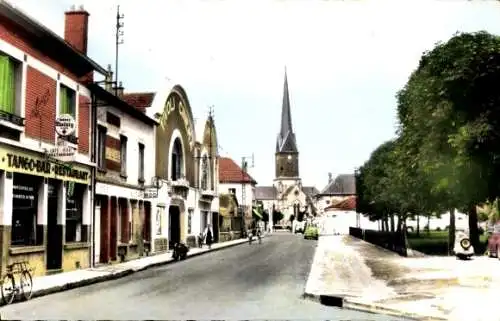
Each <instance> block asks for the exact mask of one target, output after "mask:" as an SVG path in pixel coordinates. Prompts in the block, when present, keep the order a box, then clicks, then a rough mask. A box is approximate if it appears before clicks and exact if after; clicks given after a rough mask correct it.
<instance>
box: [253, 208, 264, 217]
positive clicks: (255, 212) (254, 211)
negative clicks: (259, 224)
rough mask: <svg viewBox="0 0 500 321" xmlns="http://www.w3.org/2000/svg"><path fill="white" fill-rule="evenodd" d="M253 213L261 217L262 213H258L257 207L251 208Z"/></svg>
mask: <svg viewBox="0 0 500 321" xmlns="http://www.w3.org/2000/svg"><path fill="white" fill-rule="evenodd" d="M253 214H254V215H255V216H257V217H258V218H260V219H262V214H260V213H259V211H257V209H255V208H254V209H253Z"/></svg>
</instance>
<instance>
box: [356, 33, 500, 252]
mask: <svg viewBox="0 0 500 321" xmlns="http://www.w3.org/2000/svg"><path fill="white" fill-rule="evenodd" d="M499 86H500V38H499V37H497V36H494V35H491V34H489V33H486V32H478V33H461V34H456V35H455V36H453V37H452V38H451V39H450V40H449V41H448V42H446V43H438V44H437V45H436V46H435V48H434V49H433V50H431V51H428V52H425V53H424V54H423V55H422V57H421V59H420V62H419V65H418V68H417V69H416V70H415V71H414V72H413V73H412V74H411V76H410V77H409V80H408V82H407V84H406V85H405V86H404V88H403V89H402V90H400V91H399V92H398V94H397V116H398V130H397V138H396V139H393V140H391V141H388V142H385V143H383V144H382V145H380V146H379V147H378V148H377V149H376V150H375V151H374V152H373V153H372V155H371V157H370V159H369V160H368V161H367V162H366V163H365V164H364V165H363V166H361V167H360V168H359V169H358V171H357V173H356V187H357V193H358V200H357V208H358V212H361V213H363V214H365V215H367V216H369V218H370V219H372V220H381V221H382V222H384V223H383V226H384V229H386V230H393V231H394V230H406V226H405V222H406V219H407V218H408V217H409V216H413V215H435V214H439V213H443V212H446V211H450V214H451V215H450V225H449V227H450V228H449V244H450V247H451V246H452V245H453V243H454V235H455V215H454V211H455V209H458V210H460V211H463V212H464V213H467V214H468V216H469V230H470V237H471V242H472V244H473V245H477V244H478V242H479V233H478V224H477V223H478V213H477V205H479V204H484V203H485V202H487V201H489V202H491V203H490V204H495V206H497V202H494V200H495V199H496V198H497V197H498V196H499V195H500V184H499V183H500V88H499ZM497 212H498V211H497ZM394 215H396V217H397V218H398V220H397V222H394V219H393V217H394Z"/></svg>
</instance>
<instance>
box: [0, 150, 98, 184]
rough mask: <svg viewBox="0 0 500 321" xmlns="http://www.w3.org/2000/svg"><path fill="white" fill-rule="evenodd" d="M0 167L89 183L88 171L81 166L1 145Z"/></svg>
mask: <svg viewBox="0 0 500 321" xmlns="http://www.w3.org/2000/svg"><path fill="white" fill-rule="evenodd" d="M0 169H3V170H6V171H11V172H16V173H22V174H28V175H36V176H43V177H47V178H55V179H60V180H64V181H71V182H75V183H81V184H90V172H89V171H88V170H86V169H84V168H82V167H79V166H73V165H71V166H70V164H55V163H52V162H49V161H47V160H45V159H44V158H43V157H37V156H33V155H30V154H27V153H23V152H20V151H16V150H8V149H4V148H1V147H0Z"/></svg>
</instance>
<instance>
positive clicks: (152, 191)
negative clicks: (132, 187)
mask: <svg viewBox="0 0 500 321" xmlns="http://www.w3.org/2000/svg"><path fill="white" fill-rule="evenodd" d="M157 197H158V190H157V189H156V188H154V187H153V188H151V187H150V188H146V189H145V190H144V198H157Z"/></svg>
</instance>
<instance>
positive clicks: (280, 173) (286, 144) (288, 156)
mask: <svg viewBox="0 0 500 321" xmlns="http://www.w3.org/2000/svg"><path fill="white" fill-rule="evenodd" d="M275 162H276V164H275V166H276V174H275V183H278V185H281V186H283V185H285V186H290V185H291V183H295V184H298V183H300V178H299V151H298V149H297V142H296V141H295V134H294V132H293V128H292V114H291V111H290V95H289V93H288V79H287V73H286V68H285V81H284V87H283V104H282V106H281V128H280V132H279V134H278V138H277V140H276V153H275ZM277 187H278V186H277ZM278 189H280V188H279V187H278Z"/></svg>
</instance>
